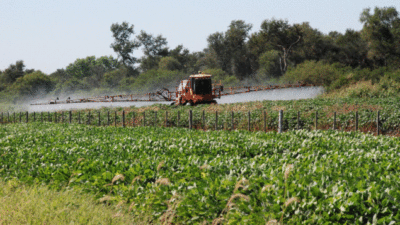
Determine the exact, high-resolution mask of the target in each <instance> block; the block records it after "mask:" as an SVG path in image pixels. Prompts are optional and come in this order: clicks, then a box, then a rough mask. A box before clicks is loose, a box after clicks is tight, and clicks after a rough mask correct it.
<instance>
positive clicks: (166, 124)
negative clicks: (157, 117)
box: [165, 111, 168, 127]
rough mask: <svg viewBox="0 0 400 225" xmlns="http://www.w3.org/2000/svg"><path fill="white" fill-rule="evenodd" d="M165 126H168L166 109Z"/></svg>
mask: <svg viewBox="0 0 400 225" xmlns="http://www.w3.org/2000/svg"><path fill="white" fill-rule="evenodd" d="M165 127H168V111H165Z"/></svg>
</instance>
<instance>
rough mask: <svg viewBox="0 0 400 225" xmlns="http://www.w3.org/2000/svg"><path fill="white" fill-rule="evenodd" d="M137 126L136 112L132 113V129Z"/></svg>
mask: <svg viewBox="0 0 400 225" xmlns="http://www.w3.org/2000/svg"><path fill="white" fill-rule="evenodd" d="M134 126H135V112H132V127H134Z"/></svg>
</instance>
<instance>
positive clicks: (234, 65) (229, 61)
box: [207, 20, 252, 79]
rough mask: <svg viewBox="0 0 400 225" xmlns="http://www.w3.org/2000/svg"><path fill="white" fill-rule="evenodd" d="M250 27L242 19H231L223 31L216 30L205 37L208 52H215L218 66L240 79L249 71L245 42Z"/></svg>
mask: <svg viewBox="0 0 400 225" xmlns="http://www.w3.org/2000/svg"><path fill="white" fill-rule="evenodd" d="M251 28H252V25H251V24H246V23H245V22H244V21H243V20H233V21H232V22H231V24H230V25H229V28H228V30H227V31H226V32H225V33H220V32H217V33H214V34H211V35H210V36H209V37H208V38H207V42H208V49H209V52H210V53H211V54H215V58H216V60H217V62H216V63H217V64H218V65H219V67H220V68H221V69H222V70H224V71H226V72H227V73H229V74H233V75H235V76H236V77H239V78H241V79H242V78H244V77H245V76H246V75H248V74H250V73H251V67H250V61H249V54H248V48H247V44H246V41H247V39H248V34H249V31H250V30H251ZM210 56H211V55H210Z"/></svg>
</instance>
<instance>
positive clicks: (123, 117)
mask: <svg viewBox="0 0 400 225" xmlns="http://www.w3.org/2000/svg"><path fill="white" fill-rule="evenodd" d="M122 127H125V110H122Z"/></svg>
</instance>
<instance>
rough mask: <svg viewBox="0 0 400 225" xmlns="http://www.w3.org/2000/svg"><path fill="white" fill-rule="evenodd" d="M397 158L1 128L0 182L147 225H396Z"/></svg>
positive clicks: (265, 138) (362, 149)
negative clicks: (74, 195)
mask: <svg viewBox="0 0 400 225" xmlns="http://www.w3.org/2000/svg"><path fill="white" fill-rule="evenodd" d="M399 148H400V140H399V139H398V138H395V137H388V136H372V135H368V134H363V133H356V132H339V131H330V130H329V131H308V130H295V131H288V132H285V133H283V134H277V133H276V132H268V133H265V132H247V131H227V130H221V131H206V132H204V131H198V130H187V129H183V128H163V127H135V128H122V127H118V128H114V127H97V126H86V125H78V124H60V123H58V124H54V123H48V122H44V123H22V124H7V125H2V126H1V129H0V161H1V164H0V177H1V179H3V180H12V179H18V180H19V181H20V182H23V183H26V184H45V185H46V186H48V187H50V188H54V189H63V188H74V187H79V188H80V189H84V190H85V191H86V192H88V193H92V194H93V195H94V196H95V197H96V198H97V199H98V200H100V201H102V202H104V203H119V202H121V203H122V204H126V205H129V207H130V209H131V211H130V212H129V216H132V217H140V216H141V214H144V213H147V214H148V213H150V214H151V215H152V220H153V223H177V224H193V223H194V224H212V223H214V224H218V223H241V224H265V223H267V222H270V224H272V223H273V222H281V223H284V224H323V223H333V224H335V223H336V224H367V223H371V224H395V223H398V222H399V221H400V211H399V207H400V203H399V202H400V201H399V199H400V188H399V183H400V152H399V150H398V149H399Z"/></svg>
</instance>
